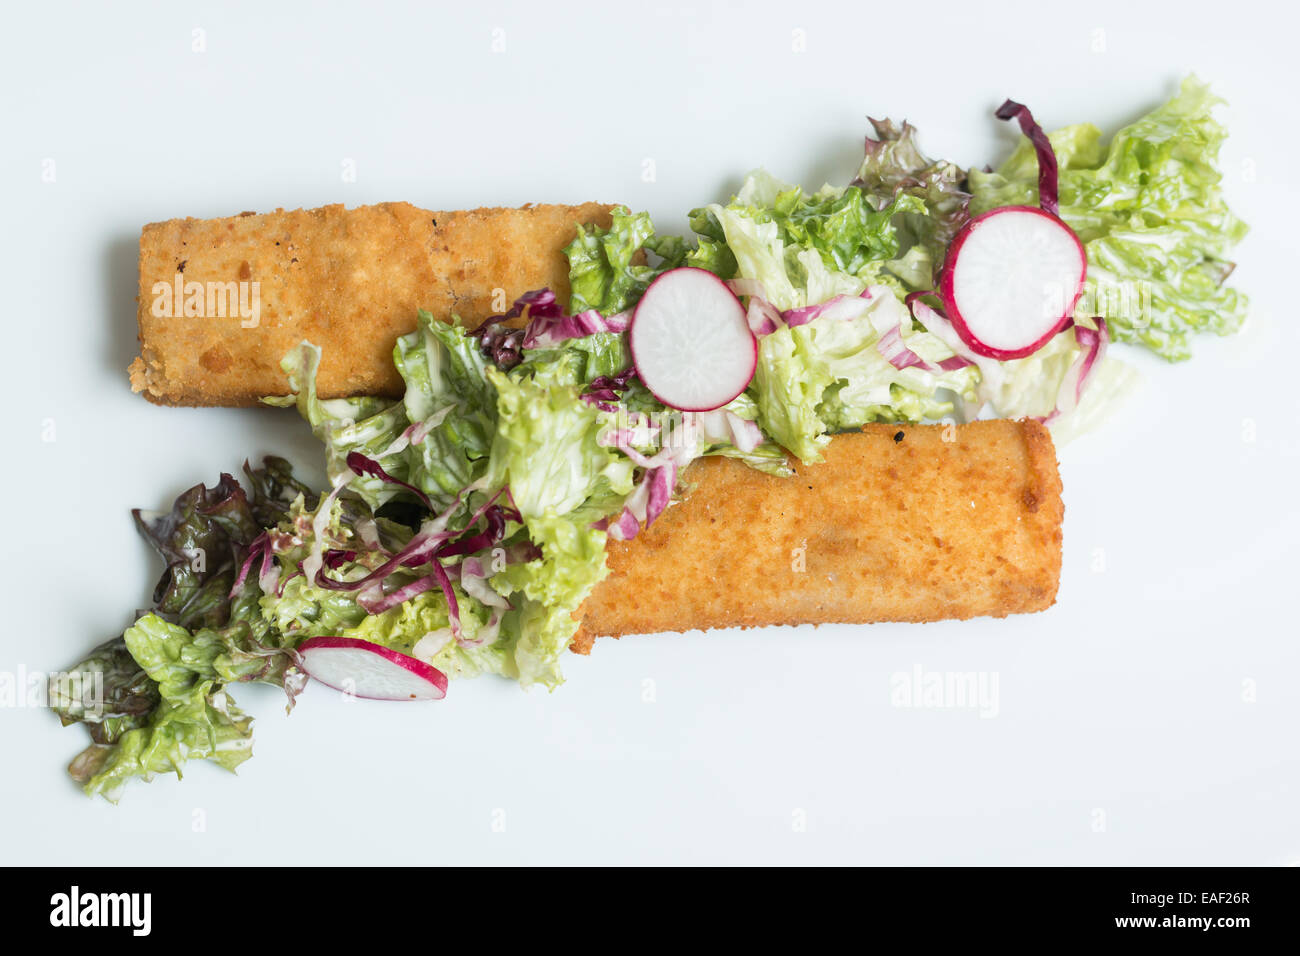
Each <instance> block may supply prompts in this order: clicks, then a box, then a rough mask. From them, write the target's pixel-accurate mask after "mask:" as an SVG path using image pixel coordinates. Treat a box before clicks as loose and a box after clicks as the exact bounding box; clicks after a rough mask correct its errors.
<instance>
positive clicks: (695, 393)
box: [628, 267, 758, 412]
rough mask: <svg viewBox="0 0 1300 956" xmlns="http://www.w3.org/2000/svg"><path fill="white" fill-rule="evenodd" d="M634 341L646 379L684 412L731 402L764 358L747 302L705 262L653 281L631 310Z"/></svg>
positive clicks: (632, 345) (634, 351)
mask: <svg viewBox="0 0 1300 956" xmlns="http://www.w3.org/2000/svg"><path fill="white" fill-rule="evenodd" d="M628 346H629V348H630V349H631V352H632V363H633V365H635V366H636V374H637V377H638V378H639V379H641V382H642V384H644V385H645V387H646V388H648V389H650V391H651V393H652V394H653V395H654V396H655V398H657V399H659V401H661V402H663V403H664V404H665V405H667V406H668V407H670V408H676V409H680V410H681V411H686V412H707V411H712V410H713V409H715V408H721V407H722V406H723V405H726V404H727V403H728V402H730V401H731V400H732V399H734V398H735V397H736V396H738V395H739V394H740V393H741V392H743V391H744V390H745V389H746V387H747V386H748V385H749V383H750V381H751V380H752V379H753V377H754V370H755V368H757V366H758V340H757V339H756V338H755V337H754V333H753V332H752V331H750V327H749V322H748V320H747V319H746V316H745V307H744V306H742V305H741V304H740V300H739V299H738V298H736V295H735V293H734V292H732V291H731V290H730V289H729V288H727V284H726V283H725V282H724V281H723V280H721V279H719V278H718V277H717V276H715V275H714V274H713V273H712V272H706V271H705V270H704V269H694V268H690V267H683V268H680V269H671V270H669V271H668V272H665V273H664V274H663V275H661V276H660V277H659V278H657V279H655V281H654V282H652V283H650V287H649V288H648V289H646V291H645V294H644V295H642V296H641V301H640V302H638V303H637V306H636V311H635V312H634V313H633V314H632V324H631V328H630V331H629V333H628Z"/></svg>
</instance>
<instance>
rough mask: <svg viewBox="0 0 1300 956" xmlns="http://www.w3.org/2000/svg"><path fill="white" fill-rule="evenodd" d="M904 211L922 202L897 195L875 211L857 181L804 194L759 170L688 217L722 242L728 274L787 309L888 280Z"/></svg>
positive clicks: (917, 207)
mask: <svg viewBox="0 0 1300 956" xmlns="http://www.w3.org/2000/svg"><path fill="white" fill-rule="evenodd" d="M906 212H912V213H917V214H922V215H923V214H924V213H925V206H924V203H923V202H922V201H921V200H920V199H918V198H916V197H915V196H910V195H899V196H898V197H897V198H895V199H891V200H889V201H887V202H885V203H884V204H883V205H881V206H880V207H879V208H877V206H876V204H875V202H874V200H873V199H872V198H871V197H869V196H868V195H867V194H866V193H865V192H864V191H863V190H862V189H860V188H858V187H855V186H851V187H848V188H844V189H837V188H835V187H832V186H824V187H822V189H821V190H819V191H818V192H816V193H812V194H806V193H805V192H804V191H803V189H801V188H800V187H799V186H791V185H788V184H786V183H782V182H780V181H779V180H776V179H775V178H773V177H772V176H771V175H769V174H768V173H766V172H764V171H762V170H758V171H756V172H753V173H751V174H750V175H749V176H748V177H747V178H746V180H745V183H744V185H743V186H742V187H741V189H740V192H738V193H737V194H736V196H735V198H734V199H733V200H732V201H731V202H730V203H727V204H726V205H722V204H720V203H714V204H712V205H710V206H707V207H705V208H704V209H702V210H696V211H695V212H694V213H692V222H693V223H698V226H697V228H704V229H706V230H708V231H709V234H710V235H716V236H717V237H718V241H721V242H724V243H725V244H726V246H727V248H728V249H729V250H730V252H731V254H732V256H733V257H734V259H735V262H736V269H735V272H734V276H739V277H741V278H745V279H755V280H757V281H759V282H761V283H762V284H763V289H764V291H765V292H766V296H765V297H766V299H767V300H768V301H769V302H771V303H772V304H773V305H774V306H776V307H777V308H778V309H780V310H781V311H785V310H787V309H795V308H800V307H802V306H807V305H815V304H817V303H819V302H825V301H826V300H827V299H830V298H833V297H834V296H836V295H857V294H859V293H860V292H861V291H862V290H863V289H865V288H866V287H867V285H868V284H869V283H871V282H875V281H888V280H887V278H886V276H885V263H886V262H888V261H889V260H892V259H894V258H895V257H897V256H898V255H899V250H900V246H899V237H898V232H897V229H896V228H895V225H894V219H895V217H897V216H899V215H901V214H903V213H906Z"/></svg>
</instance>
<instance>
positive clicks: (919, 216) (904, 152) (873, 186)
mask: <svg viewBox="0 0 1300 956" xmlns="http://www.w3.org/2000/svg"><path fill="white" fill-rule="evenodd" d="M871 125H872V128H873V130H874V131H875V135H876V138H875V139H872V138H871V137H870V136H868V137H867V140H866V149H865V156H864V157H863V160H862V165H861V166H860V167H859V168H858V175H857V177H856V178H855V179H854V180H853V182H852V184H851V185H854V186H859V187H861V188H862V189H864V190H866V191H867V192H868V193H869V194H871V195H872V196H874V197H876V200H877V201H878V202H880V201H884V200H888V199H892V198H893V197H894V196H896V195H898V194H899V193H906V194H907V195H910V196H913V197H915V198H916V199H918V200H919V201H920V202H922V203H923V204H924V207H925V209H924V212H917V211H914V210H904V211H903V212H901V213H900V214H899V215H898V216H897V217H896V219H895V221H894V222H895V226H896V227H897V228H898V231H899V236H900V242H901V247H902V249H903V255H902V256H900V257H898V258H897V259H895V260H893V261H891V262H890V263H889V266H888V268H889V271H890V272H891V273H893V274H894V275H895V276H897V277H898V278H899V279H900V280H901V281H902V282H903V283H904V285H906V286H907V287H908V289H910V290H913V291H915V290H918V289H929V288H931V287H932V284H933V282H934V274H935V272H936V271H937V269H938V268H939V266H940V265H941V264H942V263H943V257H944V254H945V252H946V251H947V248H948V243H950V242H951V241H952V238H953V236H955V235H956V234H957V231H958V230H959V229H960V228H961V227H962V226H963V225H964V224H965V223H966V221H967V219H969V218H970V211H969V206H970V198H971V197H970V193H968V192H966V171H965V170H964V169H962V168H961V167H960V166H958V165H957V164H956V163H950V162H948V161H947V160H932V159H930V158H928V157H927V156H926V155H925V154H924V153H923V152H921V148H920V145H919V142H918V138H917V132H916V127H914V126H913V125H912V124H911V123H908V122H904V123H903V125H902V126H901V127H899V126H898V125H897V124H895V123H894V122H893V121H892V120H888V119H885V120H874V119H873V120H872V121H871Z"/></svg>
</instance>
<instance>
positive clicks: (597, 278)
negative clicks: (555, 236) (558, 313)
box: [564, 206, 710, 315]
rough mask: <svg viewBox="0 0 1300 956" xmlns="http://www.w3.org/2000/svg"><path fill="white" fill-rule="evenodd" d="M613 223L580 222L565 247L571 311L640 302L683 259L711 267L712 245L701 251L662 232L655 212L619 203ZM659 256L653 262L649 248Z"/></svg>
mask: <svg viewBox="0 0 1300 956" xmlns="http://www.w3.org/2000/svg"><path fill="white" fill-rule="evenodd" d="M610 218H611V222H610V225H609V227H608V228H603V227H600V226H594V225H592V226H583V225H579V226H578V235H577V236H576V237H575V238H574V240H573V242H571V243H569V245H568V246H566V247H565V249H564V254H565V255H566V256H568V257H569V288H570V294H569V312H571V313H573V314H577V313H579V312H585V311H586V310H587V309H595V310H596V311H597V312H600V313H601V314H602V315H614V314H616V313H618V312H623V311H626V310H627V309H629V308H631V307H632V306H633V305H635V304H636V302H637V300H638V299H640V298H641V294H642V293H643V292H645V290H646V287H647V286H649V285H650V283H651V282H653V281H654V280H655V278H656V277H657V276H658V275H660V274H661V273H663V272H666V271H667V270H669V269H674V268H676V267H678V266H681V265H693V266H698V267H700V268H709V265H710V251H709V250H706V251H705V252H703V253H701V252H699V251H698V250H696V249H692V248H691V247H690V246H689V245H688V244H687V243H686V241H685V240H683V239H681V238H680V237H676V236H658V235H656V234H655V228H654V224H653V223H652V222H651V220H650V214H649V213H645V212H638V213H632V212H629V211H628V209H627V207H626V206H616V207H614V210H613V211H612V213H611V214H610ZM647 252H648V253H652V254H653V255H654V256H655V258H656V260H658V261H657V262H656V263H655V264H653V265H652V264H650V263H649V262H648V260H647V256H646V253H647Z"/></svg>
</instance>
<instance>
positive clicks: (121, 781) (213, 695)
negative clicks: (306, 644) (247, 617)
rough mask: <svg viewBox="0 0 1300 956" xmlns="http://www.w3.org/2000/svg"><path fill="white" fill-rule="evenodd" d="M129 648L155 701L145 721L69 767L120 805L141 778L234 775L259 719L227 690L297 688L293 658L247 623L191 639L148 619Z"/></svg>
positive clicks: (127, 640)
mask: <svg viewBox="0 0 1300 956" xmlns="http://www.w3.org/2000/svg"><path fill="white" fill-rule="evenodd" d="M123 643H124V645H125V649H126V650H127V651H128V652H129V654H130V656H131V658H132V659H133V660H134V661H135V662H136V663H137V664H138V665H139V667H140V668H141V669H142V670H143V672H144V673H145V675H147V677H148V679H149V681H150V682H152V684H153V687H154V693H156V695H157V697H156V702H155V704H154V706H153V708H152V709H151V710H150V711H149V712H148V714H147V715H140V716H137V717H136V719H135V721H134V722H133V725H132V726H131V727H129V728H128V729H124V730H122V731H121V732H119V733H115V734H113V736H112V738H111V739H105V740H102V741H101V740H99V739H97V740H96V742H94V743H92V744H91V745H90V746H89V747H88V748H87V749H86V750H84V751H83V752H82V753H81V754H79V755H78V756H77V757H76V758H75V759H74V760H73V762H72V764H71V765H70V766H69V768H68V770H69V773H70V774H71V775H72V777H73V779H74V780H76V781H77V782H78V783H80V784H81V785H82V787H83V789H84V790H85V792H86V793H87V794H89V795H94V794H102V795H103V796H105V797H107V798H108V799H110V800H114V801H115V800H116V799H117V797H118V796H119V795H120V794H121V791H122V788H123V787H124V786H125V785H126V783H127V782H128V781H130V780H131V779H133V778H135V777H142V778H144V779H145V780H149V779H152V778H153V776H154V775H155V774H159V773H175V774H176V775H177V776H181V774H182V767H183V766H184V764H185V762H186V761H187V760H211V761H213V762H214V763H216V764H218V765H220V766H222V767H225V768H226V769H227V770H232V771H233V770H234V769H235V768H236V767H238V766H239V765H240V764H241V763H243V762H244V761H245V760H247V759H248V758H249V757H250V756H252V744H253V720H252V718H251V717H249V716H247V715H245V714H244V713H243V712H241V711H240V710H239V709H238V708H237V707H236V706H235V703H234V701H233V700H232V699H231V697H230V695H229V693H228V692H227V690H226V685H227V684H230V683H235V682H240V681H261V682H265V683H272V684H277V685H278V686H282V687H288V688H290V689H291V700H292V693H293V690H292V689H293V688H294V687H295V686H296V687H300V686H301V679H302V675H301V671H299V670H298V668H297V663H296V661H297V658H296V656H295V655H293V654H292V653H291V652H288V651H284V650H281V649H278V648H267V647H264V646H262V645H260V644H258V643H257V642H256V641H255V640H254V639H253V638H252V631H251V629H250V628H249V626H248V625H247V624H244V623H241V624H236V625H233V626H231V627H228V628H224V629H220V630H218V629H212V628H204V629H202V630H199V631H197V632H196V633H193V634H192V633H191V632H189V631H188V630H186V629H185V628H183V627H181V626H179V625H176V624H171V623H169V622H167V621H165V620H163V619H162V618H161V617H159V616H158V615H156V614H146V615H145V616H143V617H141V618H140V620H138V621H137V622H136V623H135V624H134V625H133V626H132V627H130V628H128V629H127V631H126V633H125V634H124V635H123Z"/></svg>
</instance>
